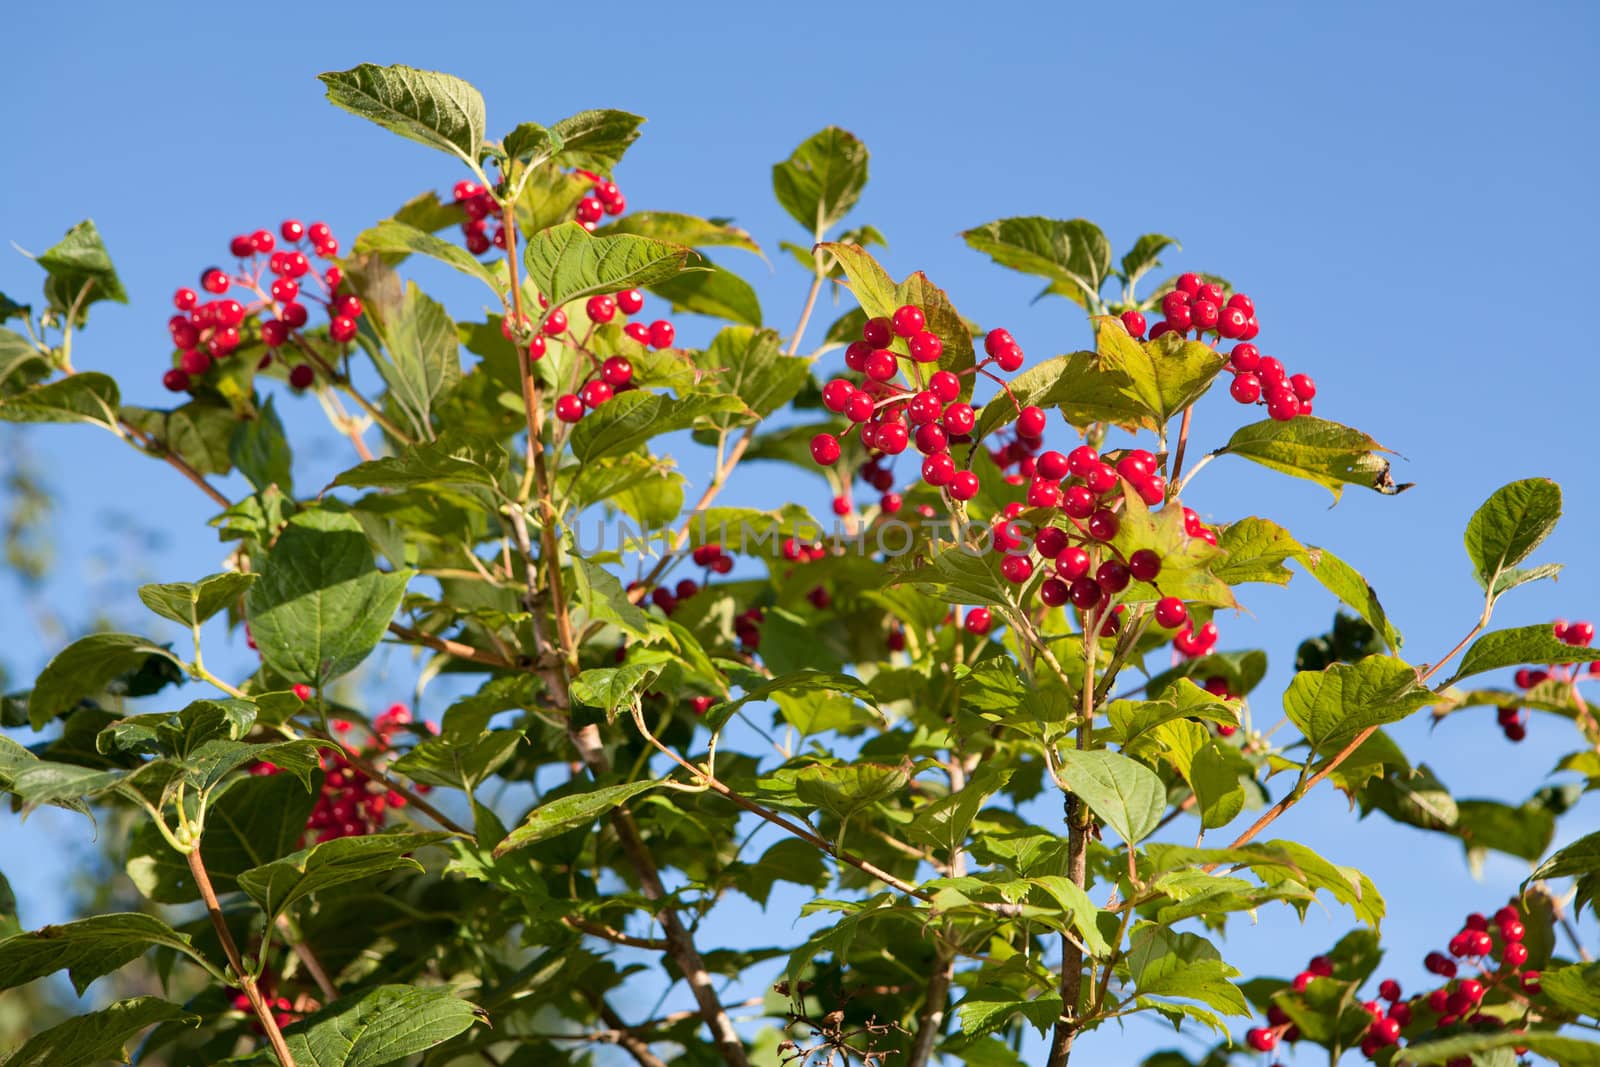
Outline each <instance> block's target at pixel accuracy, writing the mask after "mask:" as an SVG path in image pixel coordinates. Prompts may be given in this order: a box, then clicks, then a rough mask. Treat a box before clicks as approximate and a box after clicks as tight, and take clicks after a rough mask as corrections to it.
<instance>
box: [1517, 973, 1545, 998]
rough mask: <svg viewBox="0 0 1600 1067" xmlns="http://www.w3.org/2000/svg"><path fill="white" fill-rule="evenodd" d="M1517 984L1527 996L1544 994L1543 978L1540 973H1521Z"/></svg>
mask: <svg viewBox="0 0 1600 1067" xmlns="http://www.w3.org/2000/svg"><path fill="white" fill-rule="evenodd" d="M1519 984H1520V985H1521V986H1522V991H1523V992H1524V993H1527V994H1528V995H1529V996H1535V997H1536V996H1538V995H1539V994H1540V993H1543V992H1544V977H1543V974H1542V972H1540V971H1523V972H1522V978H1521V980H1520V982H1519Z"/></svg>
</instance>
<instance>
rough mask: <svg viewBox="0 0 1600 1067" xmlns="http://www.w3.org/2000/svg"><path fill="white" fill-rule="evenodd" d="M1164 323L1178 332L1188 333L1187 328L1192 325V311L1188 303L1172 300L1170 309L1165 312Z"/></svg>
mask: <svg viewBox="0 0 1600 1067" xmlns="http://www.w3.org/2000/svg"><path fill="white" fill-rule="evenodd" d="M1166 325H1167V326H1168V327H1169V328H1170V329H1172V330H1176V331H1177V332H1178V333H1188V332H1189V328H1190V327H1191V326H1193V325H1194V312H1193V311H1192V310H1191V309H1190V307H1189V305H1188V304H1180V303H1176V302H1174V303H1173V305H1172V309H1171V310H1170V311H1168V312H1167V321H1166Z"/></svg>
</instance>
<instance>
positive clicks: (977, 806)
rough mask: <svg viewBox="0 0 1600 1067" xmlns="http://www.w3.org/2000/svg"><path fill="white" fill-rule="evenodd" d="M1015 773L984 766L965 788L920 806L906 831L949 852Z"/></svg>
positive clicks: (964, 839)
mask: <svg viewBox="0 0 1600 1067" xmlns="http://www.w3.org/2000/svg"><path fill="white" fill-rule="evenodd" d="M1011 774H1012V772H1011V770H1010V769H1009V768H1007V769H1000V768H997V767H996V766H995V765H993V764H982V765H980V766H979V767H978V769H977V771H975V772H974V773H973V775H972V778H971V780H969V781H968V782H967V784H966V785H965V786H964V787H963V788H961V789H959V790H957V791H956V792H954V793H951V794H950V795H948V796H945V797H940V798H939V799H938V800H935V801H934V802H933V803H931V804H927V805H925V806H923V807H921V808H918V809H917V813H916V815H915V816H913V817H912V820H911V823H910V825H908V826H907V827H906V832H907V833H909V834H910V835H911V836H913V837H916V838H920V839H921V840H924V841H927V842H929V843H930V844H934V845H937V846H939V847H940V848H943V849H946V850H948V851H953V850H955V849H958V848H960V847H961V846H962V845H963V844H964V843H965V842H966V840H967V831H968V830H970V829H971V828H972V820H973V819H975V818H977V817H978V812H980V811H982V810H983V804H984V801H985V800H987V799H988V798H989V797H990V796H991V795H992V794H994V793H996V792H998V791H999V790H1001V789H1004V788H1005V787H1006V783H1007V782H1009V781H1010V780H1011ZM1068 884H1069V885H1070V884H1071V883H1068ZM1073 888H1077V887H1076V886H1074V887H1073Z"/></svg>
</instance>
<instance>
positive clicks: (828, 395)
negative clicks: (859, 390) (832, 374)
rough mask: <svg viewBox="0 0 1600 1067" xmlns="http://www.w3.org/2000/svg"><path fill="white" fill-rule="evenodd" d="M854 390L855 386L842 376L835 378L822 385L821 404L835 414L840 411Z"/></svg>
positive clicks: (848, 401)
mask: <svg viewBox="0 0 1600 1067" xmlns="http://www.w3.org/2000/svg"><path fill="white" fill-rule="evenodd" d="M855 392H856V387H855V386H853V385H851V384H850V383H849V382H847V381H845V380H844V379H843V378H835V379H833V381H831V382H829V383H828V384H827V385H825V386H823V387H822V406H823V407H825V408H827V409H828V410H829V411H832V412H834V413H835V414H838V413H841V412H843V411H844V408H845V405H846V404H848V403H850V398H851V397H852V396H854V395H855Z"/></svg>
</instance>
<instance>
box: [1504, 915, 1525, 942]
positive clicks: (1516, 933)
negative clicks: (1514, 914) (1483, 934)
mask: <svg viewBox="0 0 1600 1067" xmlns="http://www.w3.org/2000/svg"><path fill="white" fill-rule="evenodd" d="M1527 933H1528V928H1527V927H1526V926H1523V925H1522V922H1521V921H1520V920H1518V919H1511V920H1508V921H1506V922H1502V923H1501V924H1500V940H1502V941H1505V942H1507V943H1511V942H1514V941H1521V940H1522V939H1523V938H1524V937H1526V936H1527Z"/></svg>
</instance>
